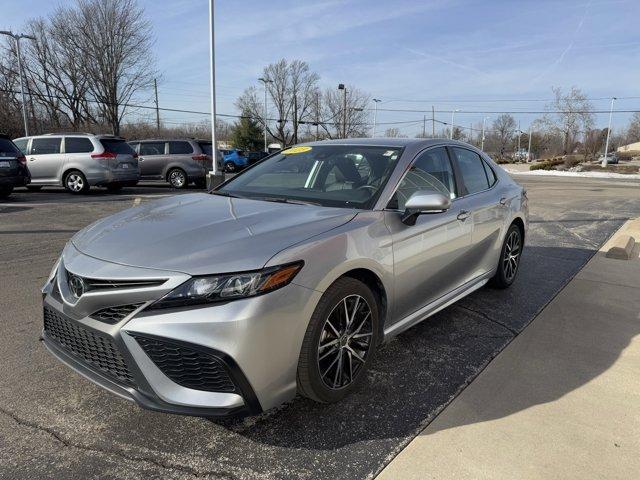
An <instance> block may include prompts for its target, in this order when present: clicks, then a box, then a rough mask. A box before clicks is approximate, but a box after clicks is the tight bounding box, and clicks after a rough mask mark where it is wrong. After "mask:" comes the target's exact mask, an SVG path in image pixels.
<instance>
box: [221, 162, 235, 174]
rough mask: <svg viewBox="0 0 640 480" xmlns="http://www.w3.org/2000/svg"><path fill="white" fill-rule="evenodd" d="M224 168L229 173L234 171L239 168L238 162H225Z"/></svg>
mask: <svg viewBox="0 0 640 480" xmlns="http://www.w3.org/2000/svg"><path fill="white" fill-rule="evenodd" d="M224 169H225V171H227V172H229V173H233V172H235V171H236V170H237V168H236V164H235V163H233V162H227V163H225V164H224Z"/></svg>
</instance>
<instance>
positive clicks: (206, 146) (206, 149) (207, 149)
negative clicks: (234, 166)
mask: <svg viewBox="0 0 640 480" xmlns="http://www.w3.org/2000/svg"><path fill="white" fill-rule="evenodd" d="M198 145H200V148H201V149H202V153H204V154H205V155H213V146H212V145H211V142H209V143H207V142H198Z"/></svg>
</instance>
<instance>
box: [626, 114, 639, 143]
mask: <svg viewBox="0 0 640 480" xmlns="http://www.w3.org/2000/svg"><path fill="white" fill-rule="evenodd" d="M626 142H627V143H635V142H640V112H635V113H634V114H633V116H632V117H631V121H630V122H629V128H628V129H627V138H626Z"/></svg>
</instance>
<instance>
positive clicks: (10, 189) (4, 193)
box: [0, 187, 13, 198]
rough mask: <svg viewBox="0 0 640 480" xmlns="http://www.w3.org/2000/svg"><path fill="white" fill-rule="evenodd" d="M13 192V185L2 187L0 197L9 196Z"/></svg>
mask: <svg viewBox="0 0 640 480" xmlns="http://www.w3.org/2000/svg"><path fill="white" fill-rule="evenodd" d="M11 192H13V187H0V198H7V197H8V196H9V195H11Z"/></svg>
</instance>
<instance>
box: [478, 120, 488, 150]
mask: <svg viewBox="0 0 640 480" xmlns="http://www.w3.org/2000/svg"><path fill="white" fill-rule="evenodd" d="M487 118H489V117H484V118H483V119H482V139H481V140H480V150H482V151H484V125H485V122H486V121H487Z"/></svg>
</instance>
